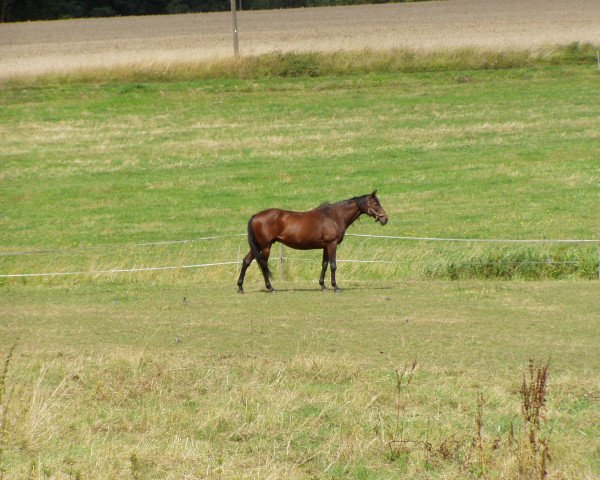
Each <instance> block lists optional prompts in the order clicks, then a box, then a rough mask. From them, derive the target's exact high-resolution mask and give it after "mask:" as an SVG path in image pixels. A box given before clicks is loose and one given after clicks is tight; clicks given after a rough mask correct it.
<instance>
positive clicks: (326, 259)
mask: <svg viewBox="0 0 600 480" xmlns="http://www.w3.org/2000/svg"><path fill="white" fill-rule="evenodd" d="M328 264H329V256H328V255H327V249H326V248H324V249H323V268H322V269H321V277H320V278H319V285H321V291H323V292H324V291H325V290H327V287H326V286H325V272H326V271H327V265H328Z"/></svg>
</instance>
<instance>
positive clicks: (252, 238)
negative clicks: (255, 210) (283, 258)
mask: <svg viewBox="0 0 600 480" xmlns="http://www.w3.org/2000/svg"><path fill="white" fill-rule="evenodd" d="M252 220H254V215H252V217H251V218H250V220H249V221H248V243H249V244H250V250H252V254H253V255H254V258H256V262H257V263H258V265H259V266H260V269H261V270H262V271H263V274H264V275H265V277H267V278H273V274H272V273H271V270H270V269H269V265H268V264H267V262H266V261H265V259H264V258H263V257H262V255H261V254H260V249H259V248H258V243H256V237H255V236H254V230H252Z"/></svg>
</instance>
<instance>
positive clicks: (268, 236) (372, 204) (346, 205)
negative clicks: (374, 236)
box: [237, 190, 388, 293]
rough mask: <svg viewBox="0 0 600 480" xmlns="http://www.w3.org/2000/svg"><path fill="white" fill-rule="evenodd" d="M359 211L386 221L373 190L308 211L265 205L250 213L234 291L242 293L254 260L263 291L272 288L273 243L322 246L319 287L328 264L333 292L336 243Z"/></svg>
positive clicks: (358, 214)
mask: <svg viewBox="0 0 600 480" xmlns="http://www.w3.org/2000/svg"><path fill="white" fill-rule="evenodd" d="M362 214H366V215H368V216H369V217H372V218H374V219H375V221H376V222H379V223H380V224H381V225H385V224H386V223H387V222H388V217H387V215H386V213H385V211H384V209H383V207H382V206H381V204H380V203H379V199H378V198H377V190H375V191H374V192H373V193H370V194H367V195H362V196H360V197H353V198H349V199H348V200H343V201H341V202H337V203H325V204H323V205H320V206H318V207H317V208H314V209H313V210H309V211H308V212H293V211H290V210H281V209H279V208H269V209H268V210H263V211H262V212H259V213H257V214H255V215H253V216H252V217H251V218H250V221H249V222H248V243H249V244H250V252H248V255H246V256H245V257H244V260H243V262H242V271H241V272H240V277H239V279H238V282H237V284H238V287H239V290H238V292H239V293H244V288H243V285H244V276H245V275H246V270H247V269H248V267H249V266H250V264H251V263H252V260H254V259H256V261H257V263H258V265H259V266H260V269H261V271H262V274H263V276H264V278H265V286H266V287H267V290H269V292H274V291H275V289H274V288H273V286H272V285H271V281H270V278H271V277H272V275H271V271H270V270H269V264H268V262H269V254H270V253H271V246H272V245H273V244H274V243H275V242H281V243H283V244H284V245H287V246H288V247H291V248H295V249H298V250H314V249H323V268H322V270H321V277H320V278H319V285H321V290H323V291H324V290H327V287H326V286H325V272H326V271H327V265H329V267H330V269H331V286H332V287H333V289H334V291H336V292H337V291H339V290H340V288H339V287H338V286H337V283H336V281H335V272H336V269H337V265H336V261H335V254H336V250H337V246H338V245H339V244H340V243H342V241H343V240H344V234H345V233H346V229H347V228H348V227H349V226H350V225H352V224H353V223H354V221H355V220H356V219H357V218H358V217H360V216H361V215H362Z"/></svg>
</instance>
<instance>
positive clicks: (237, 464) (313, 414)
mask: <svg viewBox="0 0 600 480" xmlns="http://www.w3.org/2000/svg"><path fill="white" fill-rule="evenodd" d="M13 350H14V348H13V349H11V350H10V351H9V353H8V355H7V357H6V361H5V368H4V370H3V372H2V377H1V379H2V382H3V385H4V381H5V380H6V373H7V368H8V365H9V364H10V363H11V359H12V356H13ZM170 363H171V362H170V361H168V360H167V359H166V358H150V357H147V356H143V355H137V354H134V355H131V354H126V353H125V352H115V355H113V356H112V357H110V358H102V359H92V358H88V359H87V360H72V359H71V360H69V359H65V358H60V357H59V358H56V359H54V360H52V361H50V362H48V363H45V364H43V365H42V366H41V368H39V369H38V373H37V375H36V374H34V373H33V372H26V371H24V370H23V368H22V366H20V368H19V369H18V370H19V373H18V376H17V378H18V380H15V381H17V382H19V384H18V385H16V386H15V387H16V389H15V391H16V392H17V396H18V398H15V399H13V409H12V411H11V412H10V419H9V423H10V426H9V428H7V429H6V426H5V422H6V416H7V405H8V402H9V401H10V400H7V401H3V409H2V411H1V413H2V416H1V417H0V420H2V430H0V432H1V433H2V436H1V437H0V438H1V439H2V443H0V453H4V450H5V449H6V450H7V454H8V455H7V457H8V459H7V460H5V459H4V458H2V457H0V478H4V472H6V474H7V475H8V477H7V478H17V477H18V476H19V475H21V474H25V473H26V472H27V473H28V478H35V477H36V476H43V477H44V478H64V477H65V476H68V478H79V479H84V478H108V477H103V476H104V475H108V476H109V477H110V476H114V475H117V476H118V475H126V476H128V477H129V478H133V479H138V478H140V479H141V478H150V477H152V478H175V476H176V475H177V474H178V473H177V472H179V474H184V475H185V476H189V475H192V477H193V478H196V476H197V475H199V472H201V471H203V472H209V473H210V475H209V476H211V475H218V476H221V477H224V478H252V477H253V476H256V475H258V476H265V475H268V476H269V477H272V478H284V477H285V478H301V477H303V475H305V474H309V475H315V474H318V475H325V477H327V478H347V477H356V478H362V477H363V476H364V475H363V476H361V475H360V474H359V471H360V470H361V469H364V470H365V472H367V473H368V474H367V476H366V477H367V478H371V477H372V475H375V474H376V472H377V471H381V472H388V474H390V475H393V476H394V475H398V474H399V475H401V476H403V475H407V476H411V478H427V474H425V475H424V473H426V472H429V473H430V474H433V473H435V472H438V473H442V472H444V473H443V475H444V477H445V478H473V479H475V478H497V477H498V476H499V477H500V478H514V479H523V480H525V479H528V480H544V479H546V478H547V477H548V474H549V472H550V471H551V464H550V463H551V457H550V446H549V438H550V431H549V429H548V427H547V425H548V418H547V412H546V403H547V382H548V364H545V365H536V364H534V362H533V361H532V360H530V362H529V367H528V373H526V374H525V375H523V381H522V385H521V387H520V388H519V389H518V395H519V397H520V415H519V414H518V413H517V412H516V411H515V412H512V413H509V412H508V411H505V412H503V413H502V415H501V418H504V419H503V420H501V421H503V422H504V420H505V417H506V416H507V415H509V416H510V415H512V419H511V420H510V421H509V428H508V429H503V430H502V431H501V426H500V425H498V426H496V425H490V423H493V422H494V421H497V420H498V418H497V417H498V413H497V412H494V417H495V419H494V418H493V419H492V420H491V421H490V420H489V419H488V418H487V416H486V415H487V413H488V411H489V410H490V408H491V407H490V406H489V405H488V404H487V403H486V401H485V399H484V396H483V394H482V393H481V392H480V393H478V394H477V398H476V409H475V412H474V418H473V419H472V422H473V425H472V426H471V428H468V427H467V425H465V424H464V423H461V424H456V423H455V420H454V421H453V420H452V415H451V416H450V417H448V418H444V419H443V420H438V423H441V422H443V424H442V425H438V426H435V427H434V426H432V425H429V422H428V421H427V424H424V423H423V421H424V419H426V418H430V417H433V416H435V412H434V411H428V410H430V409H436V408H439V406H438V407H436V406H435V402H432V401H431V399H429V400H426V399H427V396H428V393H427V388H426V389H425V391H423V390H422V388H420V389H419V390H418V391H415V392H412V391H411V390H412V388H413V381H415V382H419V381H421V382H422V381H423V380H422V379H419V378H418V376H419V372H418V370H419V369H418V368H417V366H418V364H417V360H416V359H415V360H414V361H413V362H412V363H411V364H407V365H406V366H405V367H404V368H396V369H394V374H395V376H394V379H395V380H393V381H391V382H390V381H389V376H387V380H384V381H383V382H382V381H377V380H375V379H374V378H373V377H372V375H370V374H367V373H366V372H365V371H364V368H363V367H362V366H361V365H358V364H352V363H350V362H349V361H348V360H347V359H345V360H343V361H338V362H336V361H334V360H333V359H332V358H326V357H321V358H296V359H294V360H292V361H289V362H276V363H271V362H267V361H266V359H260V358H249V359H241V358H238V359H226V360H225V361H224V362H221V363H223V364H222V365H217V364H215V365H197V364H195V363H194V362H192V361H188V362H185V363H178V364H177V365H175V366H172V365H170ZM419 367H420V366H419ZM27 370H33V369H32V368H31V366H30V367H28V368H27ZM28 382H29V383H28ZM392 392H394V393H392ZM496 401H497V400H496ZM421 402H425V403H424V404H421V405H419V403H421ZM513 405H514V403H513ZM461 409H464V410H466V411H468V410H469V408H468V407H467V406H466V405H463V406H462V407H461ZM439 415H440V412H439V411H438V412H437V416H438V418H439ZM192 418H194V419H193V420H192ZM464 420H465V421H468V417H465V418H464ZM190 422H191V425H189V423H190ZM132 435H133V436H134V438H137V439H138V441H136V442H135V444H132V443H129V442H128V441H127V438H129V437H130V436H132ZM109 436H110V437H111V438H110V440H109ZM6 439H8V440H9V441H8V442H7V441H6ZM557 441H560V440H559V439H557ZM122 442H125V443H122ZM273 442H274V443H273ZM119 444H122V448H124V449H123V450H122V451H120V452H119V453H118V454H117V455H115V453H116V451H117V450H119ZM160 445H162V447H160ZM70 452H72V453H70ZM77 452H79V453H77ZM113 455H114V456H113ZM252 457H254V460H250V458H252ZM256 457H258V458H259V459H258V461H257V460H256ZM226 458H227V459H226ZM244 459H246V460H244ZM367 459H369V460H368V461H367ZM365 462H368V463H365ZM351 465H352V466H351ZM366 465H370V466H369V468H366V469H365V468H364V467H365V466H366ZM246 468H250V471H251V472H252V473H250V472H249V471H246V472H245V473H242V472H243V471H244V469H246ZM192 472H196V473H192ZM174 475H175V476H174ZM394 478H395V477H394ZM405 478H406V477H405ZM556 478H560V475H559V476H556Z"/></svg>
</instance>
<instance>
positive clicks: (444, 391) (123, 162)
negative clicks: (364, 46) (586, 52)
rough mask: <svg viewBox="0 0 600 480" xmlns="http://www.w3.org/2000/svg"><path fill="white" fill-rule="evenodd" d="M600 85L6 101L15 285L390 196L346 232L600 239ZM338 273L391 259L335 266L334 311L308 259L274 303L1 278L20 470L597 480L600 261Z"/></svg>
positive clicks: (387, 243)
mask: <svg viewBox="0 0 600 480" xmlns="http://www.w3.org/2000/svg"><path fill="white" fill-rule="evenodd" d="M296 58H298V57H296ZM299 58H301V59H302V58H306V57H299ZM303 68H305V67H303ZM425 70H427V69H426V68H425ZM302 71H304V72H305V71H306V69H305V70H302ZM599 80H600V76H599V74H598V72H597V71H596V70H595V68H594V66H593V64H592V60H590V63H589V64H587V65H579V64H574V63H568V62H567V63H565V64H562V65H554V66H552V65H545V66H533V67H524V68H512V69H489V70H488V69H483V70H466V69H447V70H445V71H413V72H409V73H406V72H398V71H396V72H385V71H380V72H378V73H362V74H355V75H332V76H322V75H321V76H316V77H310V76H302V77H299V78H278V77H269V76H266V77H264V76H263V77H255V78H246V79H235V78H229V79H206V80H185V81H173V80H172V81H169V82H157V81H145V82H144V81H139V82H136V83H131V82H129V83H124V82H119V83H111V82H84V83H77V82H64V81H60V82H56V83H52V82H37V83H32V84H26V83H23V84H18V83H16V84H6V85H4V86H2V87H0V102H1V108H0V135H1V137H2V139H3V141H2V147H1V150H0V151H1V156H2V158H1V162H0V179H1V180H0V181H1V186H2V188H1V189H0V205H1V206H0V215H1V216H0V231H1V234H0V239H1V241H0V244H1V245H0V246H1V250H2V255H1V256H0V274H16V273H39V272H72V271H85V272H93V271H97V270H103V269H113V268H124V269H127V268H136V267H160V266H178V265H180V266H181V265H191V264H199V263H212V262H227V261H237V259H238V258H239V257H240V255H243V254H244V253H245V252H246V249H247V247H246V245H245V240H244V238H243V237H229V238H226V239H218V240H197V239H198V238H200V237H206V236H219V235H235V234H239V233H243V232H244V231H245V228H246V223H247V220H248V218H249V217H250V215H252V214H253V213H255V212H257V211H259V210H261V209H264V208H267V207H271V206H279V207H282V208H288V209H296V210H304V209H309V208H312V207H314V206H316V205H318V204H319V203H321V202H324V201H336V200H342V199H345V198H349V197H351V196H355V195H359V194H364V193H369V192H370V191H372V190H373V189H375V188H377V189H378V192H379V197H380V199H381V202H382V204H383V206H384V208H385V209H386V211H387V213H388V215H389V217H390V223H389V224H388V225H387V226H386V227H380V226H379V225H377V224H374V223H373V222H372V221H371V220H368V219H363V220H362V221H361V222H359V223H357V224H356V225H354V226H352V227H351V229H350V232H352V233H361V234H383V235H397V236H418V237H454V238H480V239H481V238H488V239H489V238H498V239H593V238H597V237H598V234H599V231H598V205H599V204H598V202H599V190H598V187H599V180H600V164H599V163H598V159H599V158H600V142H599V137H600V104H599V103H598V101H597V91H598V88H597V87H598V82H599ZM172 240H189V241H187V242H185V243H168V244H155V242H160V241H172ZM144 243H152V245H141V244H144ZM32 252H35V253H32ZM338 252H339V253H338V255H339V258H340V259H342V260H344V259H345V260H350V259H358V260H375V261H390V262H392V263H366V264H365V263H352V264H351V263H343V262H342V263H340V264H339V265H338V282H339V283H340V285H341V286H342V288H345V291H344V292H342V293H340V294H333V293H332V292H328V293H321V292H320V290H319V288H318V284H317V277H318V273H319V271H320V254H319V252H295V251H291V250H286V251H285V264H284V265H283V267H282V269H280V267H279V265H278V263H277V260H275V261H274V263H273V266H274V271H275V273H276V278H275V279H274V286H275V287H276V288H278V289H279V290H280V292H279V293H277V294H274V295H267V294H266V293H263V284H262V280H261V278H260V275H259V273H258V269H257V267H256V265H253V266H252V267H251V268H250V269H249V271H248V276H247V280H246V290H247V292H248V293H247V294H245V295H238V294H237V293H236V286H235V280H236V273H237V271H238V267H237V266H236V265H225V266H216V267H211V268H190V269H173V270H164V271H149V272H135V273H114V274H97V273H88V274H84V275H70V276H52V277H12V278H6V277H4V278H0V354H1V356H0V360H1V361H2V367H1V370H0V375H1V376H0V396H1V398H0V468H1V469H2V470H1V471H2V474H1V475H2V476H3V477H4V478H11V479H12V478H53V479H54V478H81V479H89V478H92V479H95V478H132V479H147V478H148V479H149V478H173V479H175V478H179V479H182V478H186V479H193V478H298V479H299V478H369V479H376V478H416V479H418V478H454V479H462V478H553V479H567V478H586V479H593V478H599V477H600V430H599V425H600V404H599V402H600V388H599V385H600V374H599V373H598V372H599V371H600V369H599V368H598V367H600V354H599V351H600V350H599V349H598V348H597V343H598V342H597V339H598V338H599V334H600V326H599V324H598V318H600V304H599V302H598V301H597V299H598V281H597V280H595V276H596V275H597V268H598V266H597V245H596V244H587V245H547V244H541V245H538V244H527V245H519V244H487V243H486V244H476V243H460V244H454V243H432V242H425V241H423V242H415V241H410V242H409V241H391V240H383V239H365V238H359V237H347V238H346V240H345V241H344V243H343V244H342V246H341V247H340V249H339V250H338ZM15 253H19V254H15ZM278 254H279V251H278V248H277V247H276V248H275V249H274V252H273V255H274V256H278ZM561 262H566V263H561ZM481 265H484V266H485V268H478V267H477V266H481ZM282 273H283V274H284V277H285V278H282ZM451 279H454V280H451ZM530 360H531V361H533V364H532V370H531V372H532V373H533V380H532V378H531V377H530V373H531V372H530V370H529V362H530ZM546 363H548V372H549V375H548V380H547V384H545V385H542V386H539V385H538V387H539V388H538V390H537V391H538V393H540V392H541V393H542V394H543V395H542V396H541V397H539V396H538V397H537V400H536V401H537V402H538V406H539V411H538V412H537V413H538V415H537V416H536V417H534V419H532V418H531V417H529V418H530V420H527V418H528V417H527V411H528V410H527V408H526V405H527V402H528V400H527V398H529V397H527V396H526V393H527V392H528V391H529V390H528V389H529V387H530V385H531V384H532V383H535V378H536V377H535V376H536V374H537V373H538V372H540V371H542V370H543V368H544V365H546ZM540 402H541V403H540ZM533 403H534V404H535V401H534V402H533ZM536 422H537V423H536ZM532 432H533V435H534V437H535V438H534V440H533V441H532V440H531V438H532V437H531V435H532Z"/></svg>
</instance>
